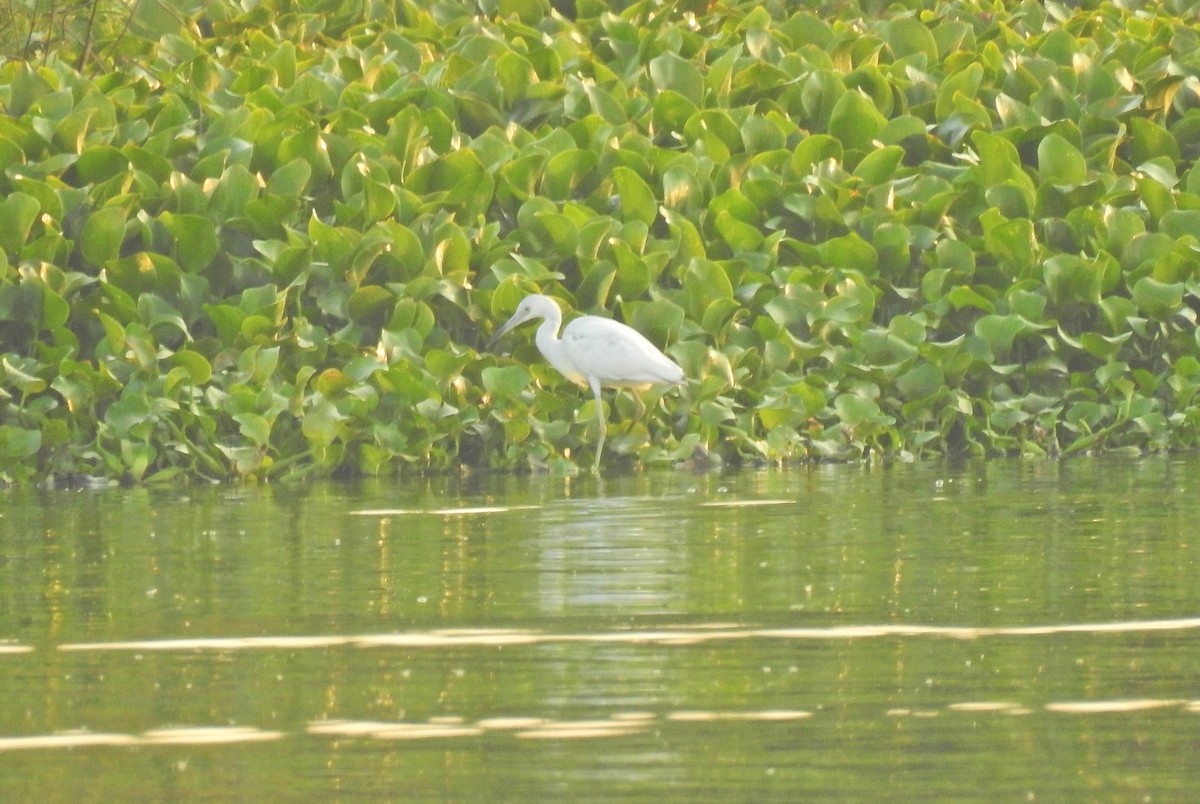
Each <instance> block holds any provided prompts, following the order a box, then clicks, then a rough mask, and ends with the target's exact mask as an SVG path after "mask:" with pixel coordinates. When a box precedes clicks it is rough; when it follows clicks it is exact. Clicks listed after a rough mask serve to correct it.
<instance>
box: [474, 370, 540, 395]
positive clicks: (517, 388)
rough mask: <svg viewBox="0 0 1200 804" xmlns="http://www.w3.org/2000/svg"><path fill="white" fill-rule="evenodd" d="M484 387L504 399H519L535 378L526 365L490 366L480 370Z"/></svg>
mask: <svg viewBox="0 0 1200 804" xmlns="http://www.w3.org/2000/svg"><path fill="white" fill-rule="evenodd" d="M480 379H481V380H482V381H483V388H484V390H485V391H487V392H488V393H489V394H493V395H494V396H498V397H500V398H502V399H517V398H519V397H520V396H521V394H523V393H524V392H525V390H526V389H527V388H528V387H529V383H530V382H531V381H532V380H533V377H532V375H530V373H529V369H527V368H525V367H524V366H488V367H487V368H485V369H484V370H483V371H482V372H480Z"/></svg>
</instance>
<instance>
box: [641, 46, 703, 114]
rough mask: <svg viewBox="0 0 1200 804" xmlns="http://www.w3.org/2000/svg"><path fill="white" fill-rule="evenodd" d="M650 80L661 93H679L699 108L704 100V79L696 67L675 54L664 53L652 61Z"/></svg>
mask: <svg viewBox="0 0 1200 804" xmlns="http://www.w3.org/2000/svg"><path fill="white" fill-rule="evenodd" d="M649 69H650V80H651V82H652V83H653V84H654V88H655V89H656V90H658V91H659V92H663V91H664V90H668V89H669V90H671V91H673V92H678V93H679V94H680V95H682V96H683V97H684V98H686V99H687V100H688V101H689V102H690V103H692V104H695V105H696V106H699V105H700V104H701V102H702V101H703V100H704V78H703V76H701V75H700V70H699V69H698V68H697V67H696V65H695V64H694V63H693V62H692V61H690V60H688V59H684V58H681V57H680V56H677V55H676V54H674V53H670V52H668V53H663V54H662V55H661V56H657V57H655V58H653V59H651V60H650V65H649Z"/></svg>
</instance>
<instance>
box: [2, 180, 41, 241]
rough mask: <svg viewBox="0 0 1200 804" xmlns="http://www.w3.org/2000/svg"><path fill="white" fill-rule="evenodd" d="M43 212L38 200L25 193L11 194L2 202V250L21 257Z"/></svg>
mask: <svg viewBox="0 0 1200 804" xmlns="http://www.w3.org/2000/svg"><path fill="white" fill-rule="evenodd" d="M41 211H42V206H41V204H39V203H38V201H37V199H36V198H34V197H33V196H31V195H27V194H25V193H20V192H17V193H9V194H8V195H7V196H6V197H5V198H4V200H3V201H0V249H3V250H5V251H7V252H8V253H9V255H11V256H12V257H19V256H20V254H21V250H22V249H23V248H24V246H25V241H26V240H27V239H28V237H29V232H30V230H31V229H32V228H33V222H34V221H36V220H37V216H38V213H40V212H41Z"/></svg>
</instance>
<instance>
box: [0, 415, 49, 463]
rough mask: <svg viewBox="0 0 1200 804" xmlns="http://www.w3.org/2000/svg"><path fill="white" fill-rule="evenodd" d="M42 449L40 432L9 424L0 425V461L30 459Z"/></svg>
mask: <svg viewBox="0 0 1200 804" xmlns="http://www.w3.org/2000/svg"><path fill="white" fill-rule="evenodd" d="M41 448H42V433H41V431H40V430H27V429H25V428H23V427H15V426H13V425H10V424H0V459H4V460H9V461H11V460H21V459H22V458H30V457H32V456H34V455H36V454H37V453H38V451H40V450H41Z"/></svg>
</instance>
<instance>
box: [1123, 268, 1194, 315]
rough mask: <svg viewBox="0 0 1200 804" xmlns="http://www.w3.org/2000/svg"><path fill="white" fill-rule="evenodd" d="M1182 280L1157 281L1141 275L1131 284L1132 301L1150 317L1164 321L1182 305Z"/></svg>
mask: <svg viewBox="0 0 1200 804" xmlns="http://www.w3.org/2000/svg"><path fill="white" fill-rule="evenodd" d="M1184 289H1185V286H1184V284H1183V283H1182V282H1172V283H1167V282H1159V281H1157V280H1155V279H1152V278H1151V277H1148V276H1143V277H1142V278H1141V279H1139V280H1138V281H1137V282H1135V283H1134V284H1133V303H1134V304H1136V305H1137V308H1138V309H1139V310H1141V311H1142V312H1143V313H1145V314H1146V315H1147V316H1149V317H1150V318H1153V319H1155V320H1158V321H1164V320H1166V319H1168V318H1170V317H1171V316H1172V315H1174V314H1175V313H1176V312H1177V311H1178V310H1179V309H1180V307H1182V306H1183V292H1184Z"/></svg>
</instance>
